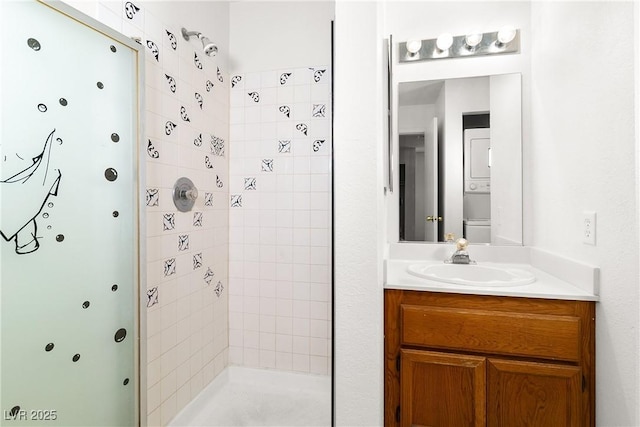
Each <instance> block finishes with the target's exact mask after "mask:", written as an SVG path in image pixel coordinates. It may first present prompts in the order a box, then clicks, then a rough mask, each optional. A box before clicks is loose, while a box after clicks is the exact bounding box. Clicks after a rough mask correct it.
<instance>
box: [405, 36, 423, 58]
mask: <svg viewBox="0 0 640 427" xmlns="http://www.w3.org/2000/svg"><path fill="white" fill-rule="evenodd" d="M421 47H422V40H415V39H414V40H408V41H407V51H408V52H409V55H410V56H413V55H415V54H417V53H418V52H420V48H421Z"/></svg>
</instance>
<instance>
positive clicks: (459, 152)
mask: <svg viewBox="0 0 640 427" xmlns="http://www.w3.org/2000/svg"><path fill="white" fill-rule="evenodd" d="M521 98H522V96H521V76H520V74H501V75H492V76H484V77H470V78H460V79H447V80H434V81H416V82H402V83H399V85H398V110H397V111H398V144H399V147H398V159H399V161H398V163H399V165H398V166H399V167H398V171H399V184H400V185H399V189H398V190H399V210H400V211H399V219H400V220H399V237H400V241H426V242H444V241H446V238H449V239H457V238H459V237H464V238H466V239H467V240H469V242H470V243H486V244H498V245H504V244H512V245H521V244H522V137H521V134H522V123H521V122H522V120H521V109H522V107H521Z"/></svg>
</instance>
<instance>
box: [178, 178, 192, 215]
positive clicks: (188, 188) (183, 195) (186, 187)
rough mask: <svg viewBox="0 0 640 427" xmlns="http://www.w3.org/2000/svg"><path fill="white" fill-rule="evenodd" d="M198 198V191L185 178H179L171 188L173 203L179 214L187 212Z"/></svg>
mask: <svg viewBox="0 0 640 427" xmlns="http://www.w3.org/2000/svg"><path fill="white" fill-rule="evenodd" d="M197 198H198V189H197V188H196V187H195V185H193V182H192V181H191V180H190V179H189V178H186V177H182V178H179V179H178V180H177V181H176V183H175V185H174V186H173V203H174V204H175V205H176V208H178V210H179V211H180V212H188V211H190V210H191V208H193V205H194V204H195V202H196V199H197Z"/></svg>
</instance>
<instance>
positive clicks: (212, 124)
mask: <svg viewBox="0 0 640 427" xmlns="http://www.w3.org/2000/svg"><path fill="white" fill-rule="evenodd" d="M68 3H70V4H71V5H72V6H75V7H77V8H79V9H80V10H81V11H83V12H84V13H87V14H88V15H90V16H92V17H94V18H96V19H97V20H99V21H101V22H103V23H104V24H106V25H108V26H110V27H112V28H114V29H115V30H117V31H119V32H121V33H123V34H125V35H126V36H130V37H139V38H140V39H141V43H143V45H144V46H146V49H145V64H144V65H145V87H144V93H145V105H144V109H145V111H144V114H143V121H144V126H145V129H144V130H145V139H144V140H143V141H141V144H142V146H141V147H140V149H141V153H140V155H141V156H142V157H141V159H142V160H143V161H144V162H145V166H146V167H145V169H146V183H145V186H146V205H147V212H146V219H147V230H146V235H147V242H146V249H147V250H146V258H147V259H146V263H147V265H146V268H147V283H146V284H142V286H145V288H146V292H145V293H146V296H143V298H144V301H145V303H146V306H147V308H146V310H147V312H146V313H144V314H143V319H145V318H146V324H145V325H143V327H142V330H143V331H144V330H146V335H147V336H146V343H143V345H142V350H143V352H142V357H146V360H145V359H143V363H145V362H146V363H147V365H146V369H144V368H143V369H142V372H143V378H142V379H143V381H144V380H145V379H146V383H143V384H141V387H142V388H143V392H142V396H143V401H142V402H141V407H142V408H141V409H142V410H143V413H142V421H143V423H144V422H145V418H146V422H147V425H149V426H159V425H166V424H167V423H168V421H169V420H171V418H173V416H174V415H175V414H176V413H177V412H178V411H179V410H180V409H182V408H183V407H184V406H185V405H186V404H187V403H188V402H189V401H190V400H191V399H192V398H193V397H195V396H196V395H197V394H198V393H199V392H200V391H201V390H202V389H203V387H204V386H206V385H207V384H208V383H209V382H210V381H211V380H213V378H214V377H215V376H216V375H217V374H218V373H220V372H221V371H222V370H223V369H224V368H225V366H226V365H227V353H228V321H227V318H228V297H227V294H228V289H227V288H228V283H227V277H228V273H227V263H228V206H229V205H228V199H229V196H228V194H229V191H228V185H229V182H228V141H229V79H228V69H227V61H226V58H227V52H228V31H229V27H228V4H227V3H226V2H179V3H178V2H130V1H79V2H71V1H70V2H68ZM183 26H184V27H186V28H187V29H188V30H198V31H201V32H202V33H204V34H205V35H206V36H208V37H209V38H211V40H212V41H213V42H214V43H216V44H217V45H218V48H219V53H220V55H219V56H216V57H214V58H209V57H207V56H205V55H204V54H203V52H202V46H201V44H200V42H199V41H198V40H197V39H193V40H191V41H189V42H187V41H185V40H184V39H183V38H182V36H181V34H180V29H181V27H183ZM169 33H171V34H169ZM171 35H173V37H172V36H171ZM196 56H197V59H196ZM196 94H197V95H196ZM182 176H186V177H188V178H190V179H191V180H192V181H193V182H194V184H195V186H196V187H197V189H198V193H199V197H198V199H197V201H196V203H195V206H194V207H193V210H192V211H190V212H186V213H182V212H179V211H178V210H177V209H176V207H175V206H174V204H173V201H172V192H173V190H172V188H173V184H174V183H175V181H176V180H177V179H178V178H179V177H182ZM143 292H144V291H143ZM143 338H145V337H143ZM145 344H146V345H145ZM145 396H146V399H145Z"/></svg>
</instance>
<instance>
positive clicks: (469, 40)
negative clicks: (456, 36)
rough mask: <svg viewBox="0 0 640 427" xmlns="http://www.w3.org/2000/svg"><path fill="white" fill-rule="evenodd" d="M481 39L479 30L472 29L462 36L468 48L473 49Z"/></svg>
mask: <svg viewBox="0 0 640 427" xmlns="http://www.w3.org/2000/svg"><path fill="white" fill-rule="evenodd" d="M481 41H482V33H481V32H479V31H474V32H472V33H470V34H467V35H466V36H465V38H464V42H465V43H466V45H467V47H468V48H469V49H474V48H475V47H476V46H478V45H479V44H480V42H481Z"/></svg>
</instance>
